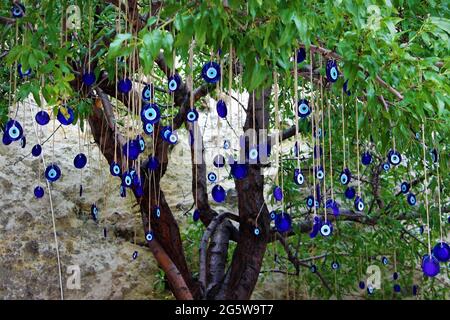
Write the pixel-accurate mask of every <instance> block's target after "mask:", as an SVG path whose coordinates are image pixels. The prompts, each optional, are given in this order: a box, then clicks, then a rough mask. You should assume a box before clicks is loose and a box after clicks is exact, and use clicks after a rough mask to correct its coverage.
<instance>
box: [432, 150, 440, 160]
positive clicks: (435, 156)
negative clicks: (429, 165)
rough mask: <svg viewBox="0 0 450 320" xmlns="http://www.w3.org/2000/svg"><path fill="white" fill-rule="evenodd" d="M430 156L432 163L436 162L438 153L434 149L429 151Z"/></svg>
mask: <svg viewBox="0 0 450 320" xmlns="http://www.w3.org/2000/svg"><path fill="white" fill-rule="evenodd" d="M430 156H431V161H433V163H436V162H438V160H439V158H438V152H437V150H436V149H431V150H430Z"/></svg>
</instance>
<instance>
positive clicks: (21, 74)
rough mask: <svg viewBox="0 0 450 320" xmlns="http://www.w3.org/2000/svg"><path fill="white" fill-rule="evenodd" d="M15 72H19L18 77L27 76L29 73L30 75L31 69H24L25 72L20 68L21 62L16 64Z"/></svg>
mask: <svg viewBox="0 0 450 320" xmlns="http://www.w3.org/2000/svg"><path fill="white" fill-rule="evenodd" d="M17 73H18V74H19V77H20V78H21V79H23V78H25V77H28V76H29V75H31V69H28V70H26V71H25V72H24V71H23V69H22V64H20V63H19V64H18V65H17Z"/></svg>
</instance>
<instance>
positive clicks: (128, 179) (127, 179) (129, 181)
mask: <svg viewBox="0 0 450 320" xmlns="http://www.w3.org/2000/svg"><path fill="white" fill-rule="evenodd" d="M122 184H123V186H124V187H127V188H131V186H132V185H133V177H132V176H131V174H130V173H129V172H125V173H124V174H123V176H122Z"/></svg>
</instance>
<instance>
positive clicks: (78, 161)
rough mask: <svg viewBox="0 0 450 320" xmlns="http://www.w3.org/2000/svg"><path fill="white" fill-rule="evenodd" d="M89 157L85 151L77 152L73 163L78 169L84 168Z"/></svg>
mask: <svg viewBox="0 0 450 320" xmlns="http://www.w3.org/2000/svg"><path fill="white" fill-rule="evenodd" d="M86 163H87V158H86V156H85V155H84V154H83V153H80V154H77V155H76V156H75V159H73V165H74V166H75V168H77V169H83V168H84V167H85V166H86Z"/></svg>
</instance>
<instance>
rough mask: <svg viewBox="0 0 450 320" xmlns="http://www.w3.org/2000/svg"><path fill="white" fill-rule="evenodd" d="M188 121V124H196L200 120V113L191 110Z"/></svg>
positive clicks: (187, 116)
mask: <svg viewBox="0 0 450 320" xmlns="http://www.w3.org/2000/svg"><path fill="white" fill-rule="evenodd" d="M186 119H187V121H188V122H191V123H192V122H195V121H197V120H198V112H197V110H195V109H191V110H189V112H188V113H187V115H186Z"/></svg>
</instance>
